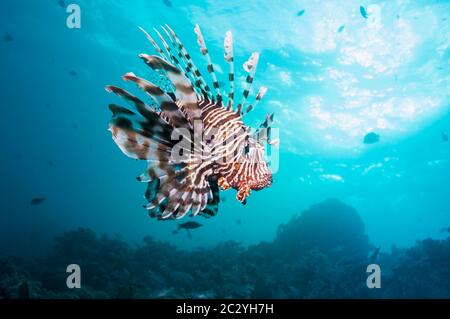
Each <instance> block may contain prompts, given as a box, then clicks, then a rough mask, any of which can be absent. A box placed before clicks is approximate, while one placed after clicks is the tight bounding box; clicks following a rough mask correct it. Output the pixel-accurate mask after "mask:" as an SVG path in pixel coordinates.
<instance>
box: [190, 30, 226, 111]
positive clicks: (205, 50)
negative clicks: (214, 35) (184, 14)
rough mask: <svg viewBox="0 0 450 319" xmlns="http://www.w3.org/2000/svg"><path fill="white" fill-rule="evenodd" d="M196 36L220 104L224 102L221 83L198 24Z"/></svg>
mask: <svg viewBox="0 0 450 319" xmlns="http://www.w3.org/2000/svg"><path fill="white" fill-rule="evenodd" d="M194 31H195V34H197V43H198V45H199V46H200V52H201V53H202V55H203V56H204V57H205V58H206V62H207V64H208V65H207V70H208V73H209V74H210V75H211V77H212V80H213V88H214V92H215V94H216V99H217V102H218V103H219V104H220V103H221V102H222V94H220V90H219V81H218V80H217V76H216V72H215V71H214V65H213V63H212V60H211V56H210V55H209V52H208V47H207V46H206V42H205V38H204V37H203V34H202V30H201V29H200V26H199V25H198V24H196V25H195V28H194Z"/></svg>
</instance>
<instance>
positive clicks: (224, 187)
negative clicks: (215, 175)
mask: <svg viewBox="0 0 450 319" xmlns="http://www.w3.org/2000/svg"><path fill="white" fill-rule="evenodd" d="M217 184H218V185H219V187H220V189H222V190H223V191H226V190H228V189H230V188H231V185H230V183H228V181H227V179H226V178H225V177H220V178H219V180H218V181H217Z"/></svg>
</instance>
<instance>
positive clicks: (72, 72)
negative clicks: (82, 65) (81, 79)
mask: <svg viewBox="0 0 450 319" xmlns="http://www.w3.org/2000/svg"><path fill="white" fill-rule="evenodd" d="M69 74H70V75H71V76H77V75H78V73H77V71H74V70H70V71H69Z"/></svg>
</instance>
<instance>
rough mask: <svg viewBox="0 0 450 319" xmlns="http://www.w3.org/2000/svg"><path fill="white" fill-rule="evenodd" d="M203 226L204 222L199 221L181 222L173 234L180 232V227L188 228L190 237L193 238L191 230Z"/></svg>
mask: <svg viewBox="0 0 450 319" xmlns="http://www.w3.org/2000/svg"><path fill="white" fill-rule="evenodd" d="M202 226H203V225H202V224H200V223H197V222H185V223H181V224H178V229H176V230H174V231H173V232H172V234H178V232H179V231H180V229H186V232H187V235H188V238H192V236H191V232H190V230H191V229H196V228H199V227H202Z"/></svg>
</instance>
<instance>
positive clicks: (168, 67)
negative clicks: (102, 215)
mask: <svg viewBox="0 0 450 319" xmlns="http://www.w3.org/2000/svg"><path fill="white" fill-rule="evenodd" d="M140 29H141V31H142V32H143V33H144V35H145V36H146V37H147V39H148V40H149V41H150V43H151V44H152V45H153V47H154V49H155V50H156V52H157V53H158V55H148V54H140V55H139V57H140V58H141V59H142V60H143V62H144V63H145V64H146V65H147V66H148V67H149V68H151V69H152V70H153V71H154V72H155V73H157V74H158V75H162V76H163V77H164V81H162V82H164V84H161V83H160V84H157V83H156V84H155V83H152V82H150V81H148V80H146V79H144V78H141V77H139V76H137V75H135V74H134V73H131V72H129V73H126V74H125V75H124V76H123V80H125V81H127V82H130V83H133V84H135V85H136V86H137V87H138V88H140V89H141V90H143V91H144V92H145V93H146V95H147V97H148V96H150V97H151V100H152V101H151V102H152V103H151V104H147V103H145V102H144V100H142V99H140V98H138V97H137V96H135V95H133V94H132V93H130V92H128V91H126V90H124V89H122V88H119V87H117V86H112V85H110V86H107V87H106V90H107V91H108V92H112V93H114V94H116V95H118V96H119V97H121V98H123V99H124V100H125V101H126V102H127V103H128V104H129V105H130V106H131V107H132V109H129V108H126V107H123V106H120V105H117V104H110V105H109V108H110V110H111V112H112V113H113V116H112V119H111V121H110V131H111V133H112V137H113V140H114V141H115V142H116V144H117V145H118V146H119V148H120V149H121V151H122V152H123V153H124V154H125V155H127V156H129V157H131V158H134V159H140V160H145V161H147V162H148V167H147V169H146V171H145V172H144V173H143V174H141V175H140V176H139V177H138V180H139V181H141V182H144V183H147V190H146V192H145V198H146V200H147V201H148V204H147V205H146V206H145V207H146V208H147V209H148V211H149V215H150V216H151V217H155V218H158V219H173V218H176V219H179V218H182V217H184V216H186V214H188V213H190V214H191V215H192V216H195V215H197V214H199V215H202V216H204V217H210V216H215V215H216V214H217V212H218V205H219V202H220V194H219V193H220V189H222V190H226V189H230V188H235V189H237V190H238V193H237V196H236V198H237V199H238V200H239V201H241V202H243V203H245V201H246V198H247V197H248V196H249V195H250V192H251V190H260V189H263V188H265V187H268V186H270V185H271V184H272V175H271V174H270V173H267V174H262V175H260V173H258V172H259V171H260V170H261V167H260V166H254V165H250V164H251V163H247V162H248V159H246V158H244V159H242V157H243V155H242V154H241V152H235V150H236V149H238V148H239V145H242V144H243V143H245V141H247V140H248V132H249V131H250V130H249V129H248V127H246V126H245V125H244V122H243V117H244V116H246V115H247V114H248V113H249V112H250V111H251V110H253V109H254V108H255V107H256V106H257V105H258V103H259V102H260V101H261V100H262V98H263V96H264V95H265V93H266V91H267V88H265V87H260V88H259V90H258V93H257V94H256V96H255V97H253V98H252V101H251V102H250V103H248V102H247V98H249V92H251V88H252V83H253V79H254V76H255V72H256V67H257V65H258V60H259V53H252V55H251V56H250V58H249V60H248V61H246V62H245V63H244V65H243V69H244V71H245V73H246V74H245V78H246V80H245V84H244V88H243V92H242V97H241V100H240V101H239V103H235V102H234V97H235V92H234V89H235V83H234V79H235V76H234V57H233V55H234V53H233V36H232V34H231V32H230V31H228V32H227V33H226V35H225V41H224V52H225V55H224V56H225V62H226V63H227V64H228V67H229V72H228V79H229V81H228V89H229V90H228V92H227V94H226V95H225V94H224V89H223V88H221V87H220V86H221V85H220V84H219V83H220V82H219V81H218V79H217V77H216V74H215V72H214V67H213V65H214V64H213V62H212V60H211V57H210V56H209V53H208V49H207V47H206V43H205V39H204V37H203V35H202V32H201V30H200V27H199V26H198V25H196V26H195V29H194V31H195V33H196V35H197V42H198V44H199V46H200V52H201V54H202V55H203V57H204V58H205V59H206V62H207V70H208V73H209V75H210V77H211V81H209V82H210V83H212V84H213V86H212V87H211V86H210V85H209V84H208V81H205V79H204V78H203V76H202V74H201V73H200V70H199V69H198V68H197V67H196V65H195V64H194V61H193V60H192V58H191V56H192V55H191V54H189V53H188V52H187V50H186V49H185V47H184V45H183V44H182V42H181V40H180V39H179V37H178V35H177V34H176V33H175V32H174V31H173V30H172V29H171V28H170V27H169V26H168V25H165V26H162V27H161V29H160V30H158V29H154V30H155V33H156V35H157V38H159V40H160V41H158V42H159V44H158V43H157V41H155V40H154V39H153V38H152V36H150V34H149V33H147V32H146V31H145V30H144V29H142V28H140ZM169 82H170V83H171V84H172V85H167V84H168V83H169ZM198 121H201V122H202V123H201V124H202V125H201V129H198V126H196V123H198ZM272 122H273V113H272V114H269V115H267V116H266V118H265V120H264V121H263V122H262V123H261V124H260V125H259V126H258V127H257V128H256V131H255V133H254V139H256V140H260V138H261V137H263V140H265V141H266V142H267V143H269V144H271V139H270V126H271V124H272ZM216 131H217V134H216V133H215V132H216ZM178 132H187V133H186V136H185V135H183V138H182V140H184V139H185V138H186V141H184V143H183V144H182V145H180V143H179V140H174V139H173V135H177V134H178ZM198 133H201V134H200V135H203V136H209V137H210V138H209V139H205V140H203V139H202V140H201V141H199V143H200V145H196V146H195V147H196V148H197V149H200V150H209V152H206V153H211V155H210V156H209V155H208V156H209V157H208V156H206V158H205V161H206V162H202V163H198V162H195V161H192V160H189V157H186V156H184V157H181V158H177V159H176V160H174V159H173V158H172V157H171V155H173V154H180V153H183V154H189V153H190V151H191V150H190V149H189V146H190V145H193V144H194V142H195V136H198V135H199V134H198ZM192 136H193V137H194V139H192V138H191V137H192ZM220 136H237V137H236V139H233V141H232V142H230V143H229V144H226V145H225V146H224V142H223V141H222V140H221V139H220V138H219V137H220ZM175 150H176V151H175ZM180 150H181V151H180ZM215 150H217V151H215ZM219 150H221V152H222V151H223V152H224V154H230V157H232V158H231V160H230V161H228V162H227V163H221V164H216V161H215V158H217V157H218V156H217V154H215V153H214V152H219ZM246 151H247V152H249V151H250V150H248V149H247V150H246ZM242 161H244V162H243V163H244V164H246V165H245V166H240V165H236V163H242ZM246 161H247V162H246ZM261 165H262V164H261ZM240 167H247V168H246V169H240ZM236 168H237V169H236ZM256 179H257V180H256ZM233 181H239V185H234V183H233Z"/></svg>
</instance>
